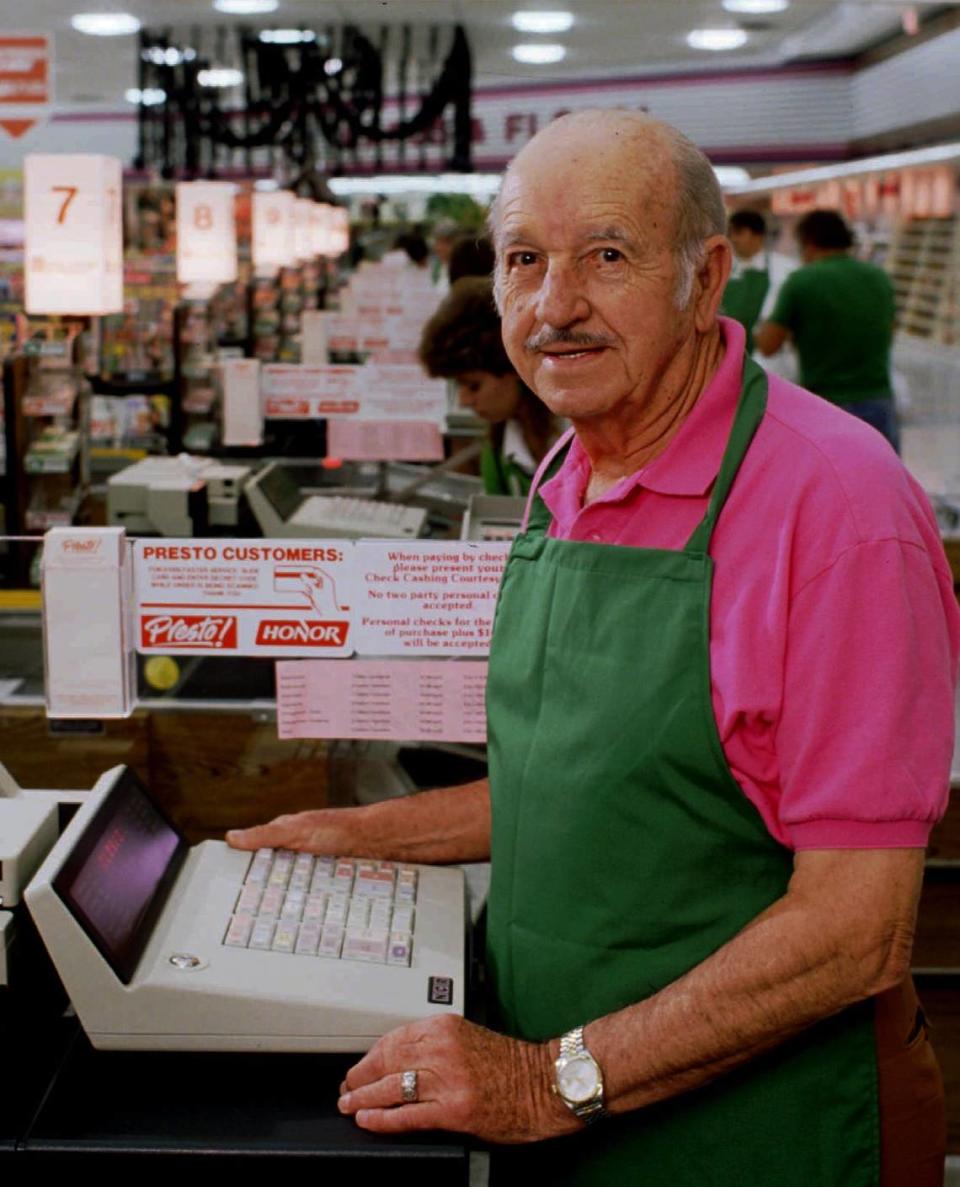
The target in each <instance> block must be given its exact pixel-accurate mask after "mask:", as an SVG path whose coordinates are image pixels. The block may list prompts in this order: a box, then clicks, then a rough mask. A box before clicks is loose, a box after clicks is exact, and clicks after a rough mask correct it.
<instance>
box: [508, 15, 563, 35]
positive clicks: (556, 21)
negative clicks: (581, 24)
mask: <svg viewBox="0 0 960 1187" xmlns="http://www.w3.org/2000/svg"><path fill="white" fill-rule="evenodd" d="M511 20H512V24H513V27H514V28H515V29H516V30H517V31H518V32H520V33H566V31H567V30H568V29H571V28H573V13H572V12H515V13H514V14H513V17H512V18H511Z"/></svg>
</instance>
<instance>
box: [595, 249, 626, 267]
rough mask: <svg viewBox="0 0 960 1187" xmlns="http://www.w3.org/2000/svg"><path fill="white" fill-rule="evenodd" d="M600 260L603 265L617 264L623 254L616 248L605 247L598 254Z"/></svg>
mask: <svg viewBox="0 0 960 1187" xmlns="http://www.w3.org/2000/svg"><path fill="white" fill-rule="evenodd" d="M600 258H601V259H602V260H603V262H604V263H605V264H619V262H620V261H621V260H622V259H623V252H622V251H620V250H619V248H616V247H605V248H604V249H603V250H602V251H601V252H600Z"/></svg>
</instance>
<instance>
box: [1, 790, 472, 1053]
mask: <svg viewBox="0 0 960 1187" xmlns="http://www.w3.org/2000/svg"><path fill="white" fill-rule="evenodd" d="M24 897H25V899H26V902H27V906H28V908H29V910H30V912H31V914H32V915H33V918H34V920H35V922H36V925H37V930H38V931H39V933H40V936H41V938H42V939H43V941H44V943H45V945H46V947H47V950H48V951H49V953H50V956H51V958H52V960H53V963H54V965H55V966H56V969H57V971H58V973H59V974H60V978H61V980H62V981H63V983H64V987H65V988H66V990H67V993H68V994H69V996H70V1000H71V1002H72V1003H73V1006H74V1008H75V1009H76V1012H77V1015H78V1017H79V1019H80V1022H81V1023H82V1025H83V1027H84V1029H85V1030H86V1032H87V1035H88V1036H89V1038H90V1041H91V1042H92V1043H93V1045H94V1046H95V1047H100V1048H114V1049H117V1048H120V1049H141V1050H207V1051H344V1052H357V1051H365V1050H367V1049H369V1048H370V1047H371V1046H372V1045H373V1043H374V1042H376V1040H377V1039H378V1038H379V1037H380V1036H381V1035H382V1034H385V1033H386V1032H387V1031H389V1030H392V1029H394V1028H395V1027H397V1026H400V1025H403V1024H404V1023H407V1022H413V1021H416V1020H417V1019H419V1018H426V1017H429V1016H431V1015H434V1014H443V1013H458V1014H462V1013H463V1008H464V977H465V969H466V957H465V945H466V895H465V888H464V875H463V871H462V870H460V869H458V868H456V867H447V868H444V867H435V866H424V865H414V864H408V863H393V862H386V861H371V860H368V859H365V858H351V857H336V858H333V857H316V858H315V857H313V856H311V855H310V854H297V853H293V852H290V851H288V850H282V849H280V850H276V851H274V850H270V849H262V850H259V851H257V852H256V853H253V854H251V853H249V852H245V851H241V850H237V849H231V848H229V847H228V846H227V845H225V844H223V843H222V842H220V841H205V842H203V843H202V844H200V845H195V846H189V845H188V844H187V842H186V841H185V839H184V838H183V837H182V835H181V834H180V833H179V832H178V831H177V829H176V828H174V826H173V825H172V824H171V823H170V822H169V821H168V820H167V819H166V817H165V815H164V814H163V812H162V811H161V810H160V808H159V807H158V805H157V804H156V803H155V801H154V800H153V799H152V797H151V796H150V794H149V792H148V791H147V790H146V788H144V787H143V786H142V784H140V782H139V780H138V779H137V778H136V776H135V775H134V774H133V772H131V771H130V770H129V769H127V768H125V767H116V768H114V769H113V770H112V771H108V772H107V773H106V774H105V775H103V776H101V778H100V779H99V780H98V781H97V784H96V786H95V787H94V789H93V790H92V791H91V792H90V794H89V797H88V799H87V801H86V803H84V805H83V806H82V807H81V808H80V810H79V811H78V812H77V814H76V816H75V817H74V818H73V820H72V821H71V822H70V824H69V825H68V826H67V828H66V830H65V831H64V833H63V835H62V836H61V837H60V839H59V840H58V841H57V843H56V845H55V846H54V847H53V849H52V850H51V852H50V854H49V855H48V857H47V858H46V860H45V861H44V862H43V864H42V865H41V866H40V868H39V870H38V871H37V873H36V874H35V875H34V878H33V880H32V881H31V883H30V885H29V886H28V887H27V890H26V893H25V896H24Z"/></svg>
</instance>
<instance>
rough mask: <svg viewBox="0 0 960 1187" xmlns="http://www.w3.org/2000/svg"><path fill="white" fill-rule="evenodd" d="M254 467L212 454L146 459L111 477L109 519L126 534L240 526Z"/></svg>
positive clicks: (168, 533)
mask: <svg viewBox="0 0 960 1187" xmlns="http://www.w3.org/2000/svg"><path fill="white" fill-rule="evenodd" d="M250 473H251V467H250V466H245V465H235V464H227V463H224V462H219V461H216V460H213V459H210V458H197V457H191V456H190V455H189V454H180V455H179V456H178V457H148V458H143V459H142V461H139V462H135V463H134V464H133V465H132V466H127V467H126V468H125V469H123V470H120V471H118V472H117V473H116V474H112V475H111V476H110V477H109V478H108V479H107V522H108V523H110V524H115V525H117V526H119V527H124V528H126V529H127V531H128V532H133V533H137V534H140V533H143V532H151V533H156V534H157V535H159V536H202V535H204V534H205V533H206V531H207V530H208V528H210V527H236V526H237V523H238V515H239V503H240V492H241V490H242V489H243V484H244V482H245V481H246V480H247V478H248V477H249V476H250Z"/></svg>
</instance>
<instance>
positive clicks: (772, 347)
mask: <svg viewBox="0 0 960 1187" xmlns="http://www.w3.org/2000/svg"><path fill="white" fill-rule="evenodd" d="M796 237H797V242H798V244H799V246H800V255H801V258H802V259H803V265H804V266H803V267H801V268H798V269H797V270H796V271H795V272H793V273H792V274H791V275H790V276H788V277H787V279H786V280H785V281H784V284H783V286H782V288H781V290H780V294H779V296H778V297H777V300H776V303H775V305H774V308H773V310H772V312H771V313H770V316H769V320H768V321H766V322H765V323H764V324H763V325H762V326H761V327H760V329H759V330H758V331H757V333H756V344H757V348H758V349H759V350H760V352H761V353H762V354H764V355H773V354H776V352H777V351H778V350H780V348H781V347H782V346H783V344H784V342H785V341H786V340H787V337H788V336H789V337H791V338H792V340H793V343H794V346H795V347H796V350H797V355H798V358H799V362H800V383H801V385H802V386H803V387H805V388H807V389H808V390H809V391H812V392H816V394H817V395H818V396H822V397H823V398H824V399H826V400H829V401H830V402H831V403H832V404H838V405H839V406H840V407H841V408H844V409H845V410H846V411H847V412H850V413H852V414H853V415H854V416H857V417H859V418H860V419H861V420H865V421H866V422H867V423H868V424H871V425H873V427H874V428H875V429H878V430H879V431H880V432H881V433H882V434H883V435H884V436H885V437H886V438H887V440H888V441H889V442H890V444H891V445H892V446H893V447H894V449H896V450H897V451H898V452H899V446H900V434H899V428H898V425H897V418H896V410H895V407H894V402H893V386H892V382H891V375H890V349H891V345H892V342H893V320H894V314H895V306H894V298H893V285H892V284H891V282H890V278H889V277H888V276H887V274H886V273H885V272H884V271H883V270H882V269H881V268H878V267H877V266H876V265H875V264H868V263H866V262H864V261H863V260H858V259H856V258H855V257H854V256H852V255H851V254H850V251H851V248H852V247H853V234H852V232H851V231H850V228H849V227H848V226H847V224H846V222H845V221H844V220H843V218H842V217H841V216H840V215H839V214H837V213H836V212H835V211H833V210H813V211H811V212H810V213H809V214H807V215H805V216H804V217H803V218H802V219H801V220H800V222H799V223H797V228H796Z"/></svg>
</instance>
